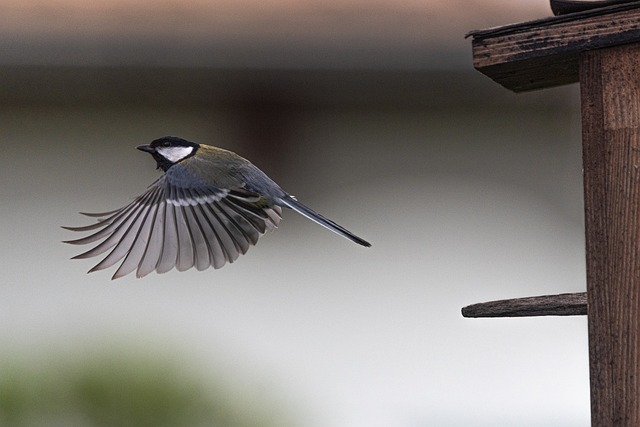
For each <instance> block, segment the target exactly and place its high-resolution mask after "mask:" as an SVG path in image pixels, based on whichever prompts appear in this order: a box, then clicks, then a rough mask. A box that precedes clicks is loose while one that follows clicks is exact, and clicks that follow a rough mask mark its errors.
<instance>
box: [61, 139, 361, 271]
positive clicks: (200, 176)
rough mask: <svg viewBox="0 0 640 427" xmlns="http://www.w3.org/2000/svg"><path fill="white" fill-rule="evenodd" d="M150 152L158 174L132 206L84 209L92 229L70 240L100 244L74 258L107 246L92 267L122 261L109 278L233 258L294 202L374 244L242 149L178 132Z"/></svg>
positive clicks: (333, 228) (202, 266)
mask: <svg viewBox="0 0 640 427" xmlns="http://www.w3.org/2000/svg"><path fill="white" fill-rule="evenodd" d="M136 148H137V149H138V150H141V151H145V152H147V153H149V154H151V155H152V156H153V158H154V159H155V161H156V162H157V166H158V169H162V170H163V171H164V174H163V175H162V176H160V178H158V179H157V180H156V181H155V182H154V183H153V184H151V185H150V186H149V187H148V189H147V191H145V192H144V193H143V194H142V195H140V196H138V197H136V198H135V199H134V200H133V201H132V202H131V203H129V204H128V205H126V206H124V207H122V208H120V209H117V210H115V211H111V212H104V213H83V215H86V216H89V217H92V218H97V222H96V223H94V224H91V225H88V226H84V227H63V228H65V229H67V230H71V231H79V232H92V234H90V235H88V236H86V237H83V238H80V239H76V240H69V241H66V242H65V243H70V244H74V245H84V244H93V243H96V242H99V243H97V244H96V245H95V246H94V247H93V248H91V249H90V250H88V251H87V252H84V253H82V254H80V255H77V256H75V257H74V258H73V259H84V258H91V257H95V256H99V255H102V254H104V253H105V252H107V251H109V253H108V254H107V255H106V256H105V257H104V258H103V259H102V261H100V262H99V263H98V264H97V265H96V266H95V267H93V268H92V269H91V270H89V273H91V272H94V271H98V270H102V269H105V268H108V267H111V266H113V265H115V264H117V263H118V262H120V260H122V262H121V263H120V266H119V267H118V269H117V270H116V272H115V273H114V275H113V277H112V279H117V278H120V277H122V276H125V275H127V274H129V273H131V272H133V271H136V276H137V277H143V276H146V275H147V274H149V273H151V272H152V271H156V272H158V273H165V272H167V271H169V270H171V269H173V268H174V267H175V268H176V269H177V270H178V271H184V270H188V269H190V268H192V267H195V268H196V269H198V270H205V269H207V268H209V267H213V268H220V267H222V266H224V265H225V264H226V263H227V262H229V263H232V262H234V261H235V260H236V259H237V258H238V257H239V256H240V255H241V254H244V253H246V252H247V250H249V247H250V246H252V245H255V244H256V243H257V242H258V238H259V237H260V236H261V235H263V234H264V233H265V232H266V231H267V230H273V229H274V228H277V227H278V224H279V223H280V219H281V218H282V208H283V207H284V208H290V209H292V210H294V211H296V212H298V213H300V214H301V215H303V216H305V217H307V218H309V219H310V220H312V221H314V222H316V223H318V224H320V225H321V226H323V227H325V228H327V229H329V230H331V231H333V232H334V233H337V234H339V235H341V236H343V237H346V238H347V239H349V240H351V241H353V242H355V243H357V244H359V245H362V246H365V247H369V246H371V244H370V243H369V242H367V241H366V240H364V239H362V238H360V237H358V236H356V235H355V234H353V233H352V232H350V231H349V230H347V229H345V228H344V227H342V226H340V225H338V224H336V223H335V222H333V221H331V220H330V219H327V218H325V217H323V216H322V215H320V214H318V213H316V212H314V211H313V210H311V209H310V208H308V207H306V206H305V205H303V204H302V203H300V202H299V201H298V200H296V198H295V197H293V196H292V195H290V194H288V193H287V192H286V191H284V190H283V189H282V188H281V187H280V186H279V185H278V184H276V183H275V182H274V181H273V180H271V179H270V178H269V177H268V176H267V175H266V174H265V173H264V172H262V171H261V170H260V169H258V168H257V167H256V166H254V165H253V164H252V163H251V162H249V161H248V160H246V159H244V158H243V157H240V156H239V155H237V154H235V153H233V152H231V151H228V150H224V149H222V148H217V147H213V146H210V145H204V144H196V143H194V142H190V141H187V140H185V139H182V138H178V137H175V136H166V137H163V138H159V139H156V140H155V141H153V142H152V143H151V144H145V145H140V146H138V147H136Z"/></svg>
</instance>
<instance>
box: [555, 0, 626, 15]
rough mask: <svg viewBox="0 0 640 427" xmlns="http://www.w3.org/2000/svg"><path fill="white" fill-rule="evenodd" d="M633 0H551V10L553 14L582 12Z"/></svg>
mask: <svg viewBox="0 0 640 427" xmlns="http://www.w3.org/2000/svg"><path fill="white" fill-rule="evenodd" d="M634 1H635V0H586V1H585V0H551V1H550V2H549V3H551V11H552V12H553V14H554V15H566V14H568V13H576V12H584V11H585V10H591V9H597V8H601V7H608V6H613V5H616V4H624V3H632V2H634Z"/></svg>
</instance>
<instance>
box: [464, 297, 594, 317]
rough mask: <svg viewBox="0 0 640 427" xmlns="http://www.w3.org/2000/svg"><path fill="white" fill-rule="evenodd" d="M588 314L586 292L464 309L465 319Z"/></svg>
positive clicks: (487, 304) (471, 306)
mask: <svg viewBox="0 0 640 427" xmlns="http://www.w3.org/2000/svg"><path fill="white" fill-rule="evenodd" d="M586 314H587V293H586V292H578V293H572V294H560V295H544V296H537V297H527V298H514V299H504V300H498V301H489V302H482V303H479V304H473V305H469V306H467V307H464V308H463V309H462V315H463V316H464V317H529V316H579V315H582V316H584V315H586Z"/></svg>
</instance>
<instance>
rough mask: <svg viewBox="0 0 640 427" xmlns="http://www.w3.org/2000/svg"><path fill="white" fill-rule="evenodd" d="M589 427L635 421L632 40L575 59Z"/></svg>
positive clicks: (639, 172)
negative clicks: (580, 127) (578, 93)
mask: <svg viewBox="0 0 640 427" xmlns="http://www.w3.org/2000/svg"><path fill="white" fill-rule="evenodd" d="M580 89H581V98H582V121H583V123H582V125H583V135H582V138H583V162H584V196H585V197H584V202H585V222H586V247H587V291H588V310H589V316H588V319H589V320H588V322H589V365H590V366H589V369H590V375H591V420H592V425H593V426H598V427H599V426H613V425H615V426H639V425H640V45H639V44H631V45H624V46H619V47H613V48H608V49H602V50H592V51H588V52H585V53H583V54H582V55H581V58H580Z"/></svg>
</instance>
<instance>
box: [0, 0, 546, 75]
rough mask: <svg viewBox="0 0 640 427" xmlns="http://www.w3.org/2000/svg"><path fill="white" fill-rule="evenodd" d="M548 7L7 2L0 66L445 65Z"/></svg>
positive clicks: (296, 1) (1, 11)
mask: <svg viewBox="0 0 640 427" xmlns="http://www.w3.org/2000/svg"><path fill="white" fill-rule="evenodd" d="M550 14H551V11H550V9H549V6H548V3H547V2H546V1H542V0H540V1H533V0H528V1H526V0H519V1H516V0H512V1H497V0H482V1H480V0H449V1H426V0H421V1H420V0H405V1H401V2H399V1H397V0H343V1H338V0H333V1H328V0H322V1H303V0H272V1H260V0H245V1H238V0H235V1H234V0H218V1H207V0H195V1H186V2H185V1H183V0H159V1H158V0H155V1H152V0H142V1H139V0H105V1H101V2H86V1H84V0H58V1H53V2H52V1H50V0H31V1H24V0H4V1H3V2H1V3H0V36H1V38H0V49H2V52H3V55H1V56H0V65H3V64H4V65H7V64H9V65H13V64H43V65H47V64H58V65H145V66H147V65H148V66H154V65H168V66H187V67H192V66H213V67H283V68H296V67H303V68H304V67H314V68H322V67H329V68H332V67H337V68H345V67H347V68H349V67H366V68H383V69H384V68H389V67H390V68H413V67H418V68H421V67H432V66H435V67H438V66H440V65H442V66H443V67H447V64H450V63H451V62H455V61H456V58H458V59H457V60H458V61H459V58H460V57H462V55H467V56H468V55H470V53H468V49H469V47H468V46H467V44H468V41H465V40H464V35H465V34H466V33H467V32H469V31H470V30H473V29H478V28H485V27H489V26H495V25H503V24H508V23H511V22H519V21H525V20H531V19H535V18H541V17H544V16H548V15H550ZM456 55H457V56H456ZM465 58H466V56H465Z"/></svg>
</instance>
